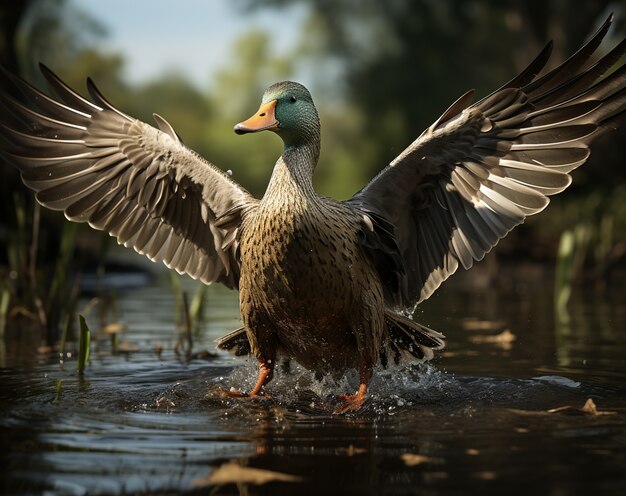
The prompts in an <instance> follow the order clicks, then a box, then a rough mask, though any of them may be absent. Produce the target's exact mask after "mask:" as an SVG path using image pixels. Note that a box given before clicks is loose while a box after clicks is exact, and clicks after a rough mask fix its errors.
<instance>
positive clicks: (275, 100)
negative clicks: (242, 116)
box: [234, 81, 320, 148]
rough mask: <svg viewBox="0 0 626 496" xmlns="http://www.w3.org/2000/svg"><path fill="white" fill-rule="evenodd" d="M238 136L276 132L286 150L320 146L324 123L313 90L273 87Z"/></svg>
mask: <svg viewBox="0 0 626 496" xmlns="http://www.w3.org/2000/svg"><path fill="white" fill-rule="evenodd" d="M234 130H235V132H236V133H237V134H245V133H255V132H257V131H265V130H269V131H274V132H275V133H276V134H278V135H279V136H280V137H281V138H282V140H283V142H284V143H285V148H289V147H292V146H301V145H310V144H317V143H319V139H320V121H319V117H318V115H317V110H316V109H315V105H314V104H313V99H312V98H311V94H310V93H309V90H307V89H306V88H305V87H304V86H302V85H301V84H299V83H294V82H292V81H283V82H281V83H276V84H273V85H272V86H270V87H269V88H268V89H267V90H265V93H263V99H262V100H261V106H260V107H259V110H257V112H256V113H255V114H254V115H253V116H252V117H250V118H249V119H248V120H245V121H243V122H240V123H239V124H237V125H236V126H235V128H234Z"/></svg>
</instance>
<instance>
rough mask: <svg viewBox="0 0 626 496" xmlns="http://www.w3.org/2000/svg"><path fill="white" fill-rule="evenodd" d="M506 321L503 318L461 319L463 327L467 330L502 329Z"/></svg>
mask: <svg viewBox="0 0 626 496" xmlns="http://www.w3.org/2000/svg"><path fill="white" fill-rule="evenodd" d="M503 325H504V322H503V321H501V320H479V319H477V318H474V317H469V318H467V319H463V320H462V321H461V327H463V329H465V330H466V331H495V330H496V329H501V328H502V326H503Z"/></svg>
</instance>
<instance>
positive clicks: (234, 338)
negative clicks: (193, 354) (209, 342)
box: [215, 327, 252, 356]
mask: <svg viewBox="0 0 626 496" xmlns="http://www.w3.org/2000/svg"><path fill="white" fill-rule="evenodd" d="M215 343H216V345H217V348H218V349H220V350H224V351H228V352H229V353H232V354H233V355H235V356H246V355H249V354H250V353H251V351H252V348H251V347H250V341H248V335H247V334H246V330H245V328H243V327H240V328H239V329H236V330H234V331H232V332H229V333H228V334H226V336H222V337H221V338H219V339H218V340H217V341H216V342H215Z"/></svg>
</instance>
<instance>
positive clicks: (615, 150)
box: [0, 0, 626, 258]
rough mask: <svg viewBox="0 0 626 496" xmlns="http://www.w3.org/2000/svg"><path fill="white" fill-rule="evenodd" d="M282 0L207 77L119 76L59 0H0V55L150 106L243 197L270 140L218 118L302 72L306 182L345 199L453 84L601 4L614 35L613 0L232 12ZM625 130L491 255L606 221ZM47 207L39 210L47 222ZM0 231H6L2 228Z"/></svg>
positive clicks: (323, 0) (536, 44)
mask: <svg viewBox="0 0 626 496" xmlns="http://www.w3.org/2000/svg"><path fill="white" fill-rule="evenodd" d="M294 4H304V5H306V8H307V12H308V14H307V18H306V21H305V23H304V24H303V26H302V27H301V30H300V33H301V34H300V40H299V41H298V42H297V43H295V44H294V45H293V46H292V47H289V49H288V50H287V52H286V53H283V54H282V55H280V56H277V55H275V54H274V53H273V50H272V47H271V43H270V35H269V33H267V32H264V31H261V30H257V29H254V28H251V29H250V30H248V31H247V32H246V33H245V34H244V35H243V36H242V37H241V38H240V39H239V40H238V41H237V42H236V43H235V44H234V46H233V47H232V49H231V50H232V53H231V57H230V58H229V64H228V65H227V66H225V67H223V69H222V70H221V71H220V73H219V74H218V75H217V77H216V78H215V80H214V81H213V83H212V84H211V86H210V88H198V87H197V86H196V85H194V84H193V83H191V82H190V81H189V80H187V79H185V78H184V77H183V76H181V75H180V74H177V73H174V72H170V73H164V74H163V75H162V76H161V77H159V78H157V79H155V80H153V81H151V82H149V83H145V84H130V83H129V82H128V81H126V80H125V78H124V67H125V63H126V62H125V59H124V54H123V53H110V52H106V51H103V50H102V49H101V48H99V47H100V45H101V41H102V40H103V39H105V37H106V36H107V34H106V29H105V28H104V27H103V26H102V25H101V24H100V23H99V22H98V19H93V18H90V17H89V16H88V15H86V14H84V13H82V11H81V10H80V8H79V7H80V2H76V3H75V4H74V3H71V2H70V1H69V0H22V1H20V2H15V1H11V0H1V1H0V33H1V34H2V36H1V37H0V62H1V63H2V64H3V65H4V66H6V67H7V68H9V69H10V70H13V71H16V72H19V73H20V74H22V75H23V76H24V77H26V78H27V79H28V80H30V81H31V82H33V83H34V84H36V85H38V86H40V87H45V85H44V83H43V81H42V80H41V77H40V75H39V73H38V69H37V65H36V64H37V62H39V61H42V62H44V63H46V64H47V65H48V66H50V67H51V68H53V70H54V71H55V72H57V73H58V74H59V75H60V76H61V78H62V79H64V80H65V81H66V82H67V83H68V84H69V85H70V86H72V87H73V88H75V89H77V90H79V91H81V90H82V89H83V88H84V80H85V78H86V77H87V76H91V77H92V78H93V79H94V81H95V82H96V83H97V85H98V86H99V88H100V89H101V90H102V92H103V93H104V94H105V95H106V96H107V97H108V99H109V100H110V101H111V102H112V103H114V104H115V105H116V106H118V107H119V108H121V109H122V110H123V111H124V112H126V113H128V114H130V115H133V116H135V117H138V118H140V119H142V120H144V121H146V122H152V113H153V112H156V113H159V114H160V115H162V116H163V117H165V118H166V119H167V120H168V121H170V122H171V123H172V125H173V126H174V128H175V129H176V130H177V132H178V133H179V135H180V136H181V137H182V138H183V140H184V141H185V143H186V144H187V145H188V146H189V147H191V148H193V149H194V150H196V151H197V152H198V153H200V154H201V155H202V156H204V157H206V158H208V159H209V160H211V161H212V162H213V163H215V164H217V165H218V166H220V167H222V168H223V169H225V170H227V169H230V170H232V171H233V177H234V178H235V179H236V180H238V181H239V182H240V183H241V184H243V185H244V186H245V187H246V188H248V189H249V190H250V191H251V192H253V193H254V194H256V195H262V194H263V191H264V188H265V185H266V183H267V180H268V178H269V175H270V172H271V167H272V165H273V163H274V161H275V160H276V158H277V156H278V155H279V153H280V150H281V148H280V141H279V139H278V138H277V137H264V139H258V138H257V139H245V138H241V137H237V136H235V135H234V133H233V132H232V126H233V124H234V123H235V122H237V121H238V120H241V119H243V118H245V117H247V116H248V115H249V114H251V113H252V112H253V111H254V110H256V108H257V106H258V103H259V100H260V95H261V93H262V91H263V89H264V88H265V87H266V86H267V85H269V84H270V83H272V82H274V81H277V80H281V79H286V78H293V77H294V75H297V74H302V73H306V74H307V75H309V76H310V78H309V79H310V80H311V81H312V84H309V86H310V89H311V90H312V93H313V95H314V98H315V100H316V103H317V105H318V108H319V110H320V114H321V118H322V126H323V136H322V140H323V141H322V142H323V146H322V156H321V162H320V166H319V168H318V171H317V175H316V179H315V180H316V186H317V189H318V191H319V192H320V193H322V194H326V195H329V196H334V197H338V198H347V197H349V196H350V195H352V194H353V193H354V192H355V191H357V190H358V189H360V188H361V187H362V186H363V185H364V184H365V183H366V182H367V181H368V180H369V179H370V178H372V177H373V176H374V175H375V174H376V173H377V172H378V171H379V170H380V169H381V168H382V167H384V166H385V165H386V164H387V163H389V161H391V160H392V159H393V158H394V157H395V156H396V155H397V154H398V153H400V152H401V150H402V149H403V148H404V147H405V146H407V145H408V144H409V143H410V142H411V141H413V140H414V139H415V137H416V136H418V135H419V134H420V133H421V131H422V130H423V129H424V128H425V127H427V126H428V125H430V124H431V123H432V122H433V121H434V120H435V119H436V118H437V117H438V116H439V115H440V114H441V113H442V112H443V111H444V110H445V109H446V108H447V107H448V105H449V104H450V103H451V102H453V101H454V100H455V99H456V98H457V97H458V96H459V95H461V94H462V93H464V92H465V91H466V90H467V89H469V88H476V90H477V95H478V96H479V97H480V96H483V95H485V94H487V93H488V92H490V91H492V90H493V89H495V88H497V87H499V86H500V85H501V84H503V83H504V82H505V81H507V80H509V79H510V78H512V77H513V76H514V75H515V74H516V73H517V72H519V71H520V70H521V69H522V68H523V67H524V66H525V65H526V64H527V63H528V62H529V61H530V60H532V58H534V56H535V55H536V54H537V53H538V51H539V50H540V49H541V48H542V47H543V45H544V44H545V43H546V42H547V41H548V40H550V39H553V40H554V41H555V45H554V53H553V58H552V60H551V62H550V63H551V64H552V65H555V64H556V63H557V62H560V61H562V60H563V59H564V58H565V57H566V56H568V55H569V54H571V53H573V52H574V51H575V50H576V49H577V48H578V47H579V46H580V44H581V43H582V42H583V41H584V40H585V39H586V38H587V37H588V36H589V34H591V32H592V31H593V30H595V29H596V28H597V27H598V26H599V24H600V23H601V22H602V21H603V20H604V19H605V18H606V17H607V15H608V14H609V12H611V11H614V12H615V13H616V14H617V18H616V22H615V25H614V27H613V29H612V30H611V32H610V35H609V36H610V40H609V42H608V43H606V44H605V45H603V46H604V47H605V48H604V49H606V48H607V47H612V46H614V45H615V43H616V42H617V41H619V39H621V38H622V37H623V36H624V32H625V23H624V15H623V12H624V7H626V1H624V0H621V1H617V2H616V1H613V2H611V1H608V0H595V1H593V2H576V1H566V0H544V1H541V2H539V1H529V2H516V1H512V0H508V1H499V2H488V1H486V0H464V1H461V0H438V1H433V0H390V1H387V2H379V1H377V0H345V1H341V2H337V1H333V0H312V1H306V2H305V1H304V0H269V1H265V0H264V1H261V0H246V1H245V2H243V3H242V4H241V6H240V15H241V16H243V17H245V16H246V15H248V14H249V12H250V11H254V10H257V11H258V10H269V11H271V12H272V13H273V14H274V15H275V16H276V20H277V22H276V26H277V27H276V29H280V23H281V22H283V21H282V20H281V13H282V10H283V9H284V8H287V7H290V6H293V5H294ZM154 8H158V6H156V5H155V7H154ZM172 43H176V41H175V40H172ZM206 49H210V47H207V48H206ZM199 52H200V53H199V56H202V55H201V52H202V50H200V51H199ZM625 138H626V130H625V129H622V130H621V131H618V132H616V133H612V134H610V135H609V136H608V137H606V138H605V139H603V141H602V142H599V143H598V144H597V145H596V146H595V147H594V153H593V154H592V159H591V160H590V162H589V163H588V164H586V165H585V166H584V167H582V168H581V169H580V170H579V171H576V172H575V173H574V179H575V181H574V185H573V186H572V188H571V189H570V190H569V192H568V193H567V194H566V195H561V198H558V199H556V200H555V202H554V203H555V204H556V206H553V207H552V208H550V209H548V212H551V213H548V214H545V213H544V214H541V215H539V216H537V217H536V218H532V219H531V220H530V221H529V222H528V223H527V224H526V225H525V226H523V228H521V229H518V230H517V231H516V232H515V234H514V235H512V236H511V235H510V236H509V237H508V238H507V239H506V240H505V242H503V243H502V246H501V247H500V248H499V253H502V254H508V255H510V256H515V255H518V254H520V252H523V254H524V256H525V257H528V256H529V255H535V256H537V257H545V256H548V255H549V254H551V253H554V247H555V245H556V243H557V241H558V237H559V233H560V231H561V230H562V229H563V228H566V227H568V226H570V225H573V224H576V223H577V222H581V221H585V222H587V221H588V222H597V221H598V216H603V215H605V214H606V212H607V211H610V212H612V214H613V215H617V213H619V212H621V213H620V215H621V219H618V220H616V221H615V222H617V223H618V225H619V222H621V223H622V224H623V223H624V218H626V213H624V211H623V210H624V208H623V206H622V207H620V205H622V204H623V203H624V201H623V200H624V195H626V189H625V187H624V184H625V183H626V167H624V161H625V158H626V157H625V149H624V147H622V146H615V145H616V143H619V144H621V143H624V139H625ZM0 182H1V183H2V191H1V192H0V193H1V194H2V200H1V201H2V206H1V208H2V216H1V225H3V226H4V227H5V228H6V226H7V225H11V224H12V223H13V220H12V219H13V217H14V216H15V214H14V208H13V202H14V201H15V200H14V198H13V192H14V191H16V190H20V185H19V181H18V180H17V178H16V174H15V172H14V171H13V170H12V168H11V167H10V166H8V165H6V164H3V166H2V167H1V168H0ZM20 191H23V190H20ZM23 194H24V198H25V199H26V200H25V201H32V200H31V199H30V198H31V195H30V194H25V193H23ZM615 205H617V207H616V206H615ZM620 208H621V210H620ZM616 212H617V213H616ZM60 218H61V216H59V215H54V214H49V213H45V214H44V219H45V220H46V221H47V222H52V223H56V222H59V219H60ZM612 232H613V233H615V232H619V230H618V229H613V231H612ZM624 232H626V229H624ZM612 236H613V237H615V236H616V235H615V234H613V235H612ZM622 237H623V235H622ZM0 238H3V239H5V238H6V229H3V230H2V231H0ZM3 239H0V242H1V241H2V240H3ZM619 254H620V251H619V250H618V252H617V255H619ZM617 258H620V256H618V257H617Z"/></svg>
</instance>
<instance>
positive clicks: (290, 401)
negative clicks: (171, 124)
mask: <svg viewBox="0 0 626 496" xmlns="http://www.w3.org/2000/svg"><path fill="white" fill-rule="evenodd" d="M520 280H522V281H524V283H523V284H522V283H521V282H520ZM546 281H548V283H546ZM549 281H550V279H549V277H545V276H541V277H537V278H533V277H528V275H526V277H520V275H519V274H517V275H512V276H510V277H507V276H506V275H503V276H502V277H501V284H500V285H499V286H498V288H497V289H491V290H489V291H487V290H477V289H476V288H467V287H465V286H464V285H463V284H462V282H463V281H459V282H457V283H454V282H453V283H452V284H448V285H447V286H446V287H445V288H443V289H442V290H440V291H439V292H438V294H437V295H435V296H434V297H433V298H432V301H429V302H428V303H427V305H424V306H423V308H422V309H421V310H420V311H418V315H417V317H418V319H419V320H420V321H421V322H423V323H424V324H427V325H429V326H431V327H432V328H434V329H437V330H440V331H442V332H444V333H445V334H446V335H447V338H448V345H447V348H446V350H445V351H444V352H443V353H441V354H440V355H439V357H438V358H437V359H436V360H435V361H433V362H431V364H429V365H426V366H420V367H408V368H403V369H395V370H390V371H379V372H378V374H377V375H376V378H375V380H374V382H373V384H372V387H371V393H370V398H369V400H368V402H367V404H366V406H365V407H364V408H363V410H362V411H360V412H359V413H357V414H354V415H347V416H335V415H332V413H331V412H332V410H333V407H334V406H335V405H336V400H335V395H336V394H338V393H341V392H349V391H351V390H352V389H353V388H354V387H355V386H356V382H355V381H356V377H355V376H354V375H351V374H349V375H348V376H347V377H344V378H342V379H340V380H338V381H333V380H330V379H325V380H324V381H322V382H321V383H319V382H317V381H315V379H314V378H313V376H312V375H311V374H310V373H308V372H306V371H303V370H301V369H299V368H298V367H294V368H292V371H291V372H290V373H285V372H284V371H278V372H277V376H276V378H275V379H274V381H273V382H272V384H271V387H270V391H271V393H272V398H271V399H270V400H251V399H245V400H233V399H227V398H224V397H222V396H221V395H220V394H219V391H220V390H221V389H228V388H230V387H236V388H238V389H239V388H240V389H246V388H248V387H250V386H251V384H253V382H254V379H255V377H256V367H255V365H254V363H248V362H245V361H243V362H242V361H240V360H234V359H231V358H230V357H228V356H223V355H219V356H210V355H209V356H206V357H204V358H195V359H192V360H191V361H189V362H187V361H185V360H184V358H183V357H182V356H178V355H177V354H176V353H175V352H174V350H173V347H174V343H175V339H176V336H175V333H174V331H173V329H174V324H173V316H174V309H173V303H172V302H171V296H170V291H169V288H168V286H167V284H161V285H155V286H154V287H151V288H143V289H135V290H132V291H129V292H127V293H125V294H123V295H121V297H120V298H119V302H120V312H121V314H120V320H121V321H122V322H123V323H124V324H125V325H126V331H125V332H124V333H123V334H122V336H121V341H123V342H124V346H123V348H125V349H127V350H129V351H127V352H124V353H119V354H117V355H114V354H112V353H111V346H110V340H109V338H108V337H106V336H100V337H98V335H97V334H96V335H95V336H94V342H93V343H92V344H93V350H92V361H91V363H90V365H89V366H88V369H87V371H86V373H85V376H84V379H82V380H81V379H79V377H78V376H77V374H76V360H75V357H73V356H72V357H67V356H65V357H64V359H63V364H60V361H59V357H58V356H57V355H55V354H53V353H52V354H51V353H36V352H34V351H33V344H32V342H30V341H29V340H28V339H27V337H26V336H21V337H20V338H13V339H10V340H8V339H7V340H5V343H4V345H3V348H0V384H1V386H0V413H1V420H0V429H1V431H0V432H1V434H0V439H1V440H2V446H3V450H2V459H1V460H0V466H1V467H2V470H3V471H4V474H3V476H2V478H1V482H0V488H1V489H2V490H3V492H4V493H6V494H76V495H82V494H180V493H193V494H217V495H223V494H271V495H281V494H315V495H318V494H342V495H352V494H354V495H378V494H433V495H436V494H468V493H473V492H476V493H479V492H480V493H489V494H503V493H505V492H506V493H507V494H526V493H529V492H532V493H533V494H550V495H560V494H579V493H580V494H582V493H588V492H593V494H612V493H613V494H624V490H625V489H626V381H625V379H626V301H624V298H623V294H622V290H621V287H622V286H621V285H619V284H616V285H615V287H614V288H608V289H606V290H604V291H589V292H588V293H580V294H575V296H574V299H573V301H572V302H571V305H570V309H571V312H570V314H569V315H568V316H566V317H568V319H569V321H568V319H566V318H562V319H561V320H560V321H555V318H554V315H553V311H552V294H551V284H550V283H549ZM208 304H209V318H208V322H207V323H206V325H205V326H204V327H205V328H204V330H203V331H202V333H201V334H200V335H199V336H196V340H195V342H194V350H195V351H202V350H206V349H209V350H213V347H212V346H213V345H212V343H213V340H214V339H215V338H217V337H218V336H220V335H221V334H223V333H225V332H227V331H229V330H232V329H234V328H236V327H238V325H239V319H238V310H237V302H236V295H235V293H233V292H229V291H226V290H223V289H221V288H219V287H214V288H213V287H212V288H210V293H209V302H208ZM91 326H92V330H96V329H97V327H98V325H97V322H96V321H95V320H94V319H92V320H91ZM507 331H508V332H507ZM494 336H499V337H498V338H494ZM158 348H160V349H161V350H162V351H161V352H160V353H158V352H157V349H158ZM213 351H214V350H213ZM58 380H60V381H61V384H62V392H61V394H60V395H58V394H57V381H58ZM589 398H592V399H593V401H594V402H595V404H596V405H597V409H598V410H600V412H601V413H603V414H602V415H589V414H584V413H582V412H580V411H579V408H580V407H582V406H583V404H584V403H585V402H586V401H587V399H589ZM565 406H570V407H571V408H569V409H564V410H561V411H557V412H549V410H552V409H558V408H559V407H565ZM233 463H235V464H236V466H237V467H243V468H240V469H239V472H238V473H234V472H229V471H228V470H229V469H230V470H232V469H233ZM251 469H260V470H266V471H271V472H272V473H270V474H269V478H272V477H276V474H274V472H279V473H280V474H282V476H283V477H285V476H286V475H289V476H295V478H294V477H292V478H290V479H289V478H288V479H289V480H287V481H273V482H268V483H266V484H264V485H255V484H254V482H260V480H259V472H254V471H253V470H251ZM285 474H286V475H285ZM218 475H219V476H220V477H222V479H221V481H222V482H228V481H232V480H233V479H234V480H237V481H239V483H238V484H235V483H230V484H228V483H224V484H220V485H212V482H211V480H210V477H211V476H213V477H217V476H218ZM261 475H268V474H267V473H266V472H261ZM246 481H247V482H246ZM207 484H210V485H209V486H207Z"/></svg>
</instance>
